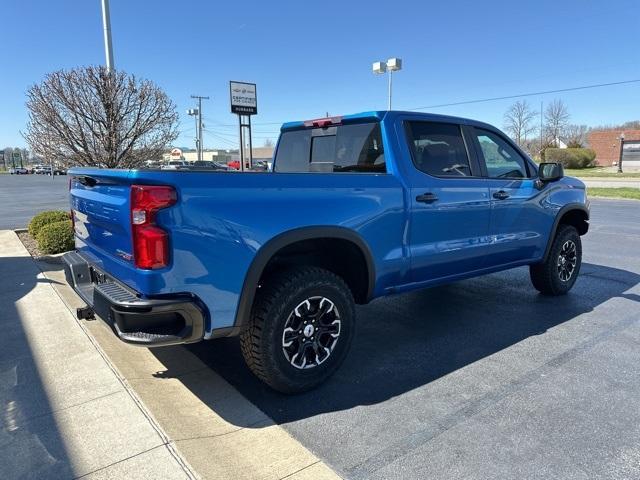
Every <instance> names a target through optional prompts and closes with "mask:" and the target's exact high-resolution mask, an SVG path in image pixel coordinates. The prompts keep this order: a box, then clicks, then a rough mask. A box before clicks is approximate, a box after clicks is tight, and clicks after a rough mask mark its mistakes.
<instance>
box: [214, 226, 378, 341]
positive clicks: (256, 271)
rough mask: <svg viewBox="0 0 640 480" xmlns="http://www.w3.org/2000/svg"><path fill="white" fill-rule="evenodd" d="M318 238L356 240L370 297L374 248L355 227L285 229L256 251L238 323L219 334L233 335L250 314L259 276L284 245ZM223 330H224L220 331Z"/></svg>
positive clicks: (241, 295) (246, 277) (353, 241)
mask: <svg viewBox="0 0 640 480" xmlns="http://www.w3.org/2000/svg"><path fill="white" fill-rule="evenodd" d="M319 238H333V239H341V240H347V241H350V242H352V243H353V244H355V245H356V246H357V247H358V248H359V249H360V251H361V252H362V255H363V256H364V259H365V262H366V264H367V270H368V280H369V284H368V286H367V297H366V299H367V301H369V300H371V298H372V296H373V291H374V288H375V282H376V269H375V263H374V261H373V254H372V253H371V249H370V248H369V246H368V245H367V243H366V242H365V241H364V239H363V238H362V237H361V236H360V235H359V234H358V233H357V232H355V231H354V230H352V229H349V228H346V227H337V226H313V227H301V228H296V229H293V230H288V231H286V232H283V233H280V234H278V235H276V236H275V237H273V238H272V239H271V240H269V241H268V242H266V243H265V244H264V245H262V247H260V249H259V250H258V251H257V252H256V255H255V257H254V258H253V261H252V262H251V265H250V266H249V269H248V270H247V274H246V275H245V278H244V283H243V285H242V292H240V298H239V300H238V308H237V309H236V316H235V323H234V326H233V327H232V328H231V329H221V330H226V332H224V333H226V335H215V336H216V337H217V336H230V335H236V334H238V333H239V332H240V331H241V330H242V328H243V327H244V325H245V324H246V322H247V321H248V320H249V317H250V315H251V308H252V306H253V301H254V299H255V292H256V287H257V285H258V282H259V281H260V277H261V276H262V273H263V272H264V269H265V267H266V266H267V264H268V263H269V261H270V260H271V259H272V258H273V256H274V255H275V254H276V253H277V252H278V251H279V250H281V249H282V248H284V247H286V246H288V245H291V244H293V243H296V242H300V241H302V240H313V239H319ZM219 333H223V332H219Z"/></svg>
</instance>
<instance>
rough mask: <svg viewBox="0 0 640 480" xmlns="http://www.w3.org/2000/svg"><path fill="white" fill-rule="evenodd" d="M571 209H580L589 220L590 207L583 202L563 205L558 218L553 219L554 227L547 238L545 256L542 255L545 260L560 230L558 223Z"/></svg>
mask: <svg viewBox="0 0 640 480" xmlns="http://www.w3.org/2000/svg"><path fill="white" fill-rule="evenodd" d="M571 210H579V211H581V212H583V213H584V214H585V215H586V216H587V221H588V220H589V209H588V208H587V206H586V205H584V204H582V203H568V204H567V205H565V206H564V207H562V208H561V209H560V210H559V211H558V213H557V214H556V218H555V219H554V221H553V227H551V233H550V235H549V238H548V239H547V247H546V248H545V250H544V256H543V257H542V261H543V262H546V261H547V258H548V257H549V252H550V251H551V245H552V244H553V240H554V239H555V238H556V232H557V230H558V225H560V220H561V219H562V217H563V216H564V215H565V214H566V213H568V212H570V211H571Z"/></svg>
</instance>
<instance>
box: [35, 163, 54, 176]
mask: <svg viewBox="0 0 640 480" xmlns="http://www.w3.org/2000/svg"><path fill="white" fill-rule="evenodd" d="M50 168H51V167H49V166H48V165H34V166H33V173H35V174H36V175H43V174H46V173H49V170H50Z"/></svg>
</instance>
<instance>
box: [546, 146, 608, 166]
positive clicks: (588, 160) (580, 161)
mask: <svg viewBox="0 0 640 480" xmlns="http://www.w3.org/2000/svg"><path fill="white" fill-rule="evenodd" d="M544 153H545V162H558V163H561V164H562V166H563V167H565V168H589V167H593V165H594V164H593V162H594V160H595V159H596V152H594V151H593V150H591V149H590V148H547V149H546V150H545V152H544Z"/></svg>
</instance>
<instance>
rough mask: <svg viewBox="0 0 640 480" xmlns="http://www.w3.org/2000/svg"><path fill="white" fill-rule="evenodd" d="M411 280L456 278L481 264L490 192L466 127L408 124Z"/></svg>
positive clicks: (452, 124)
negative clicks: (467, 135)
mask: <svg viewBox="0 0 640 480" xmlns="http://www.w3.org/2000/svg"><path fill="white" fill-rule="evenodd" d="M403 123H404V131H405V134H406V139H407V140H406V145H407V147H408V148H407V152H406V153H405V155H406V156H407V158H406V162H405V165H406V166H408V170H407V175H406V176H407V180H408V182H409V183H410V187H409V190H410V196H411V198H410V202H411V204H410V205H411V206H410V210H411V211H410V220H411V226H410V234H409V248H410V251H411V271H412V280H413V282H418V283H420V282H425V281H430V280H436V279H441V278H442V279H445V278H448V277H455V276H456V275H460V274H466V273H469V272H473V271H475V270H478V269H480V268H481V267H482V265H483V258H484V255H485V254H486V252H487V250H486V248H487V243H488V232H489V218H490V203H489V189H488V187H487V184H486V181H485V179H483V178H481V172H480V169H479V165H478V163H477V160H476V158H475V151H474V149H473V146H472V145H469V140H468V139H467V138H466V135H465V133H464V132H465V131H466V126H463V125H459V124H456V123H445V122H431V121H420V120H406V121H404V122H403Z"/></svg>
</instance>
